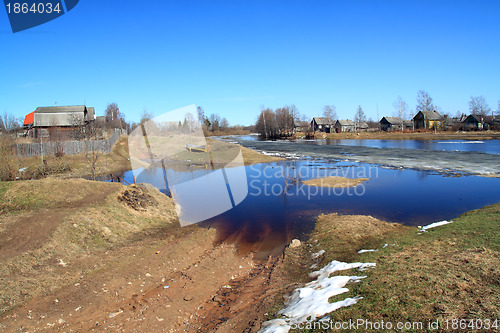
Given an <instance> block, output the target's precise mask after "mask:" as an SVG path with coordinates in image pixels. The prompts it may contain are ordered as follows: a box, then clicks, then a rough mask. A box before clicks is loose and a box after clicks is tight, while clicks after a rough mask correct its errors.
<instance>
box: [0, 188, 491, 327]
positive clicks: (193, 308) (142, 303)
mask: <svg viewBox="0 0 500 333" xmlns="http://www.w3.org/2000/svg"><path fill="white" fill-rule="evenodd" d="M75 188H78V189H79V190H78V191H74V189H75ZM49 192H50V193H53V195H52V196H51V197H50V198H49V197H48V196H46V195H45V193H49ZM0 199H1V200H0V202H2V207H1V209H0V211H1V212H2V213H1V214H2V222H1V224H0V238H1V239H0V244H1V245H0V261H1V263H2V272H1V276H2V279H1V280H0V290H1V291H2V293H1V295H2V296H1V298H0V306H1V310H0V311H1V315H0V323H1V324H0V328H1V329H2V330H3V331H7V332H10V331H15V330H17V329H19V328H20V327H23V329H29V330H36V329H40V328H42V327H50V328H51V329H54V330H56V329H60V330H70V329H73V330H91V329H95V328H98V329H100V330H104V329H117V328H120V329H122V330H126V331H130V330H134V329H137V330H148V331H151V330H167V331H168V330H174V331H176V330H185V331H188V332H195V331H196V332H199V331H201V332H213V331H218V332H234V331H244V330H248V331H249V332H256V331H258V330H259V328H260V325H261V323H262V322H264V321H265V320H267V319H272V318H273V317H275V316H276V313H277V312H278V311H279V310H280V309H281V308H282V306H283V295H287V294H290V293H291V291H292V290H293V289H294V288H297V287H300V286H302V285H303V284H304V283H306V282H309V281H311V278H310V277H309V276H308V274H309V273H310V272H311V271H313V270H318V269H320V268H321V267H323V266H325V265H326V264H328V263H329V262H331V261H332V260H339V261H345V262H359V261H361V262H373V263H376V267H375V268H372V269H370V270H369V271H365V272H363V273H361V274H362V275H367V277H366V278H365V279H362V280H361V282H359V283H355V284H347V285H346V287H347V288H348V289H349V291H348V292H347V293H344V294H341V295H339V296H335V298H334V299H332V300H336V301H338V300H342V299H344V298H346V297H356V296H361V297H363V299H361V300H359V301H358V303H357V304H355V305H353V306H350V307H345V308H341V309H339V310H337V311H335V312H333V313H332V314H331V315H330V318H331V319H332V320H333V321H348V320H349V319H366V320H371V321H377V320H382V319H383V320H385V321H393V322H396V321H409V320H426V321H428V320H439V321H440V323H441V324H443V323H445V321H446V320H452V319H462V318H467V319H478V318H498V317H499V315H500V313H499V310H498V306H497V305H498V302H499V301H500V300H499V296H498V293H497V292H496V291H497V289H498V281H499V278H500V271H499V270H498V263H499V262H500V236H499V234H500V233H499V231H500V230H499V226H500V223H499V222H500V218H499V216H500V204H497V205H493V206H489V207H485V208H483V209H480V210H476V211H472V212H469V213H466V214H463V215H462V216H460V217H459V218H457V219H454V222H453V223H451V224H448V225H444V226H441V227H438V228H435V229H430V230H429V231H428V232H424V233H421V234H419V233H418V230H419V229H418V228H416V227H407V226H403V225H400V224H393V223H386V222H383V221H379V220H377V219H375V218H372V217H369V216H360V215H337V214H328V215H320V216H319V217H318V218H317V222H316V226H315V229H314V231H313V232H312V233H311V234H310V236H309V239H308V240H307V242H305V243H302V244H301V245H299V246H294V247H292V246H290V247H288V248H287V249H286V251H285V253H284V255H283V256H276V257H274V256H271V257H268V258H265V259H262V258H260V259H257V258H255V257H254V254H253V253H248V252H245V253H241V252H240V251H239V248H238V244H235V243H225V242H217V241H216V240H217V230H216V229H213V228H206V227H202V226H199V225H192V226H189V227H184V228H181V227H180V226H179V224H178V221H177V217H176V215H175V211H174V206H173V203H172V201H171V199H170V198H168V197H166V196H164V195H163V194H161V193H159V192H158V191H157V190H156V189H154V188H152V187H150V186H123V185H121V184H116V183H102V182H92V181H86V180H76V179H74V180H56V179H44V180H38V181H19V182H2V183H0ZM21 224H22V225H23V228H18V227H17V226H19V225H21ZM40 230H43V232H40ZM386 244H387V245H386ZM360 250H376V251H373V252H365V253H362V254H360V253H358V252H359V251H360ZM323 251H324V252H323ZM313 254H316V255H315V256H313ZM313 265H315V266H314V268H311V267H312V266H313ZM343 273H345V272H340V273H337V274H343ZM348 274H358V275H360V273H356V272H349V273H348ZM478 300H480V301H478ZM313 331H314V330H313ZM318 332H319V330H318Z"/></svg>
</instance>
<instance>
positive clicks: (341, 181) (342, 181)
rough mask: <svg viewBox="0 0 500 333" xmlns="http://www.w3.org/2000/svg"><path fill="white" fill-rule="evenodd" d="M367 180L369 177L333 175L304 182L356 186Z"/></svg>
mask: <svg viewBox="0 0 500 333" xmlns="http://www.w3.org/2000/svg"><path fill="white" fill-rule="evenodd" d="M367 180H369V179H368V178H355V179H350V178H345V177H336V176H331V177H327V178H316V179H310V180H305V181H303V182H302V183H303V184H305V185H308V186H320V187H354V186H356V185H359V184H361V183H363V182H365V181H367Z"/></svg>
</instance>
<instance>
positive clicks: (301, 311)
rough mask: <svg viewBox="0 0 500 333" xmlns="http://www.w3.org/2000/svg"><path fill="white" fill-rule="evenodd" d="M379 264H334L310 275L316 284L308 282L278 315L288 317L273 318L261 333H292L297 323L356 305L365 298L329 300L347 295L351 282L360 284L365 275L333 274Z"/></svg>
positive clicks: (264, 325) (294, 293) (296, 290)
mask: <svg viewBox="0 0 500 333" xmlns="http://www.w3.org/2000/svg"><path fill="white" fill-rule="evenodd" d="M375 265H376V264H375V263H360V262H356V263H345V262H340V261H336V260H334V261H332V262H330V263H329V264H328V265H326V266H325V267H323V268H322V269H320V270H319V271H315V272H312V273H310V274H309V276H310V277H311V278H317V279H316V280H315V281H312V282H309V283H307V284H306V285H305V286H304V287H302V288H297V289H295V290H294V291H293V292H292V295H291V296H290V298H289V299H288V301H287V302H286V305H285V307H284V308H283V309H282V310H281V311H279V312H278V314H281V315H284V316H285V317H286V318H280V319H273V320H269V321H266V322H264V323H263V324H262V328H261V329H260V331H259V332H260V333H272V332H278V333H281V332H284V333H286V332H288V331H289V330H290V328H291V327H292V325H293V324H298V323H302V322H305V321H307V320H308V318H309V320H311V321H312V320H316V318H320V317H322V316H323V315H325V314H327V313H330V312H332V311H335V310H337V309H339V308H341V307H344V306H349V305H353V304H356V303H357V302H358V300H360V299H362V297H360V296H356V297H354V298H346V299H344V300H342V301H338V302H334V303H330V302H328V299H329V298H330V297H332V296H335V295H340V294H343V293H345V292H347V291H349V289H347V288H345V285H346V284H347V283H349V282H359V281H360V280H361V279H363V278H365V276H343V275H339V276H332V277H329V276H330V274H332V273H334V272H337V271H342V270H346V269H352V268H358V269H359V270H360V271H361V270H366V269H368V268H370V267H375Z"/></svg>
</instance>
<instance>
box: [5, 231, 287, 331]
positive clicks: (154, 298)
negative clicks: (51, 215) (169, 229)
mask: <svg viewBox="0 0 500 333" xmlns="http://www.w3.org/2000/svg"><path fill="white" fill-rule="evenodd" d="M193 229H194V228H193ZM165 236H166V235H165ZM214 236H215V233H214V232H213V231H210V230H204V229H200V228H196V229H194V230H193V231H192V232H191V233H190V234H189V235H187V236H186V237H183V239H182V241H179V240H175V241H174V240H173V239H172V238H171V237H168V236H166V237H167V238H166V239H149V240H144V241H142V242H140V243H137V244H134V245H133V246H130V247H127V248H122V249H120V250H117V251H108V252H106V253H101V254H100V255H99V257H100V260H101V263H100V266H102V267H105V268H103V269H100V270H99V271H96V272H94V273H93V274H90V275H88V276H82V277H81V278H80V279H78V281H77V282H76V283H74V284H73V285H71V286H68V287H64V288H61V289H59V290H56V291H54V292H52V293H50V294H49V295H47V296H45V297H40V298H34V299H32V300H31V301H28V302H27V303H25V304H24V305H22V306H21V307H19V308H16V309H15V310H14V311H12V312H10V313H8V314H7V315H6V316H5V317H4V318H2V319H0V323H2V326H0V327H1V328H2V330H4V331H18V330H21V331H24V330H26V331H33V332H37V331H42V330H46V329H50V330H55V331H68V330H73V331H79V332H88V331H102V330H112V331H123V332H134V331H137V332H154V331H166V332H215V331H218V332H230V331H236V332H252V331H256V330H257V329H258V328H259V327H260V326H259V325H260V322H261V318H262V315H263V313H264V312H265V307H264V298H265V297H266V292H268V287H269V283H270V277H271V273H272V271H273V268H274V267H275V265H276V264H277V263H278V262H279V260H280V258H270V259H269V260H268V261H266V262H255V261H254V260H253V258H252V255H246V256H239V255H238V254H237V249H236V247H235V246H234V245H228V244H220V245H215V246H214V245H213V240H214ZM174 244H175V246H172V245H174ZM93 260H95V258H87V259H86V260H83V261H81V262H73V263H69V264H68V266H67V268H65V269H66V270H67V271H68V272H67V273H68V274H69V275H71V274H73V273H72V271H73V270H74V269H78V267H82V266H89V265H91V263H92V261H93Z"/></svg>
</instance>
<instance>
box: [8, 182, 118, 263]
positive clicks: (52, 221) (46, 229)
mask: <svg viewBox="0 0 500 333" xmlns="http://www.w3.org/2000/svg"><path fill="white" fill-rule="evenodd" d="M115 190H116V189H115V188H113V187H106V188H104V189H103V190H101V191H99V192H97V193H90V194H87V195H86V196H84V197H83V198H82V199H79V200H74V201H67V202H60V203H58V204H57V205H55V207H51V208H45V209H39V210H36V211H30V212H28V213H27V214H22V215H20V216H19V217H18V218H15V219H13V221H11V222H10V223H8V224H7V226H6V228H5V230H4V231H3V232H0V262H2V261H4V260H8V259H10V258H14V257H16V256H18V255H21V254H22V253H25V252H28V251H33V250H35V249H38V248H40V247H41V246H42V245H43V244H45V243H46V242H47V241H48V240H49V238H50V235H51V234H52V233H53V232H54V230H55V229H56V227H57V226H58V225H59V224H60V223H61V218H62V217H63V216H65V215H68V214H70V213H71V212H73V210H74V209H78V208H82V207H86V206H90V205H92V204H95V203H98V202H101V201H102V200H104V199H105V198H106V197H107V196H108V195H110V194H111V193H112V192H114V191H115Z"/></svg>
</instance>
